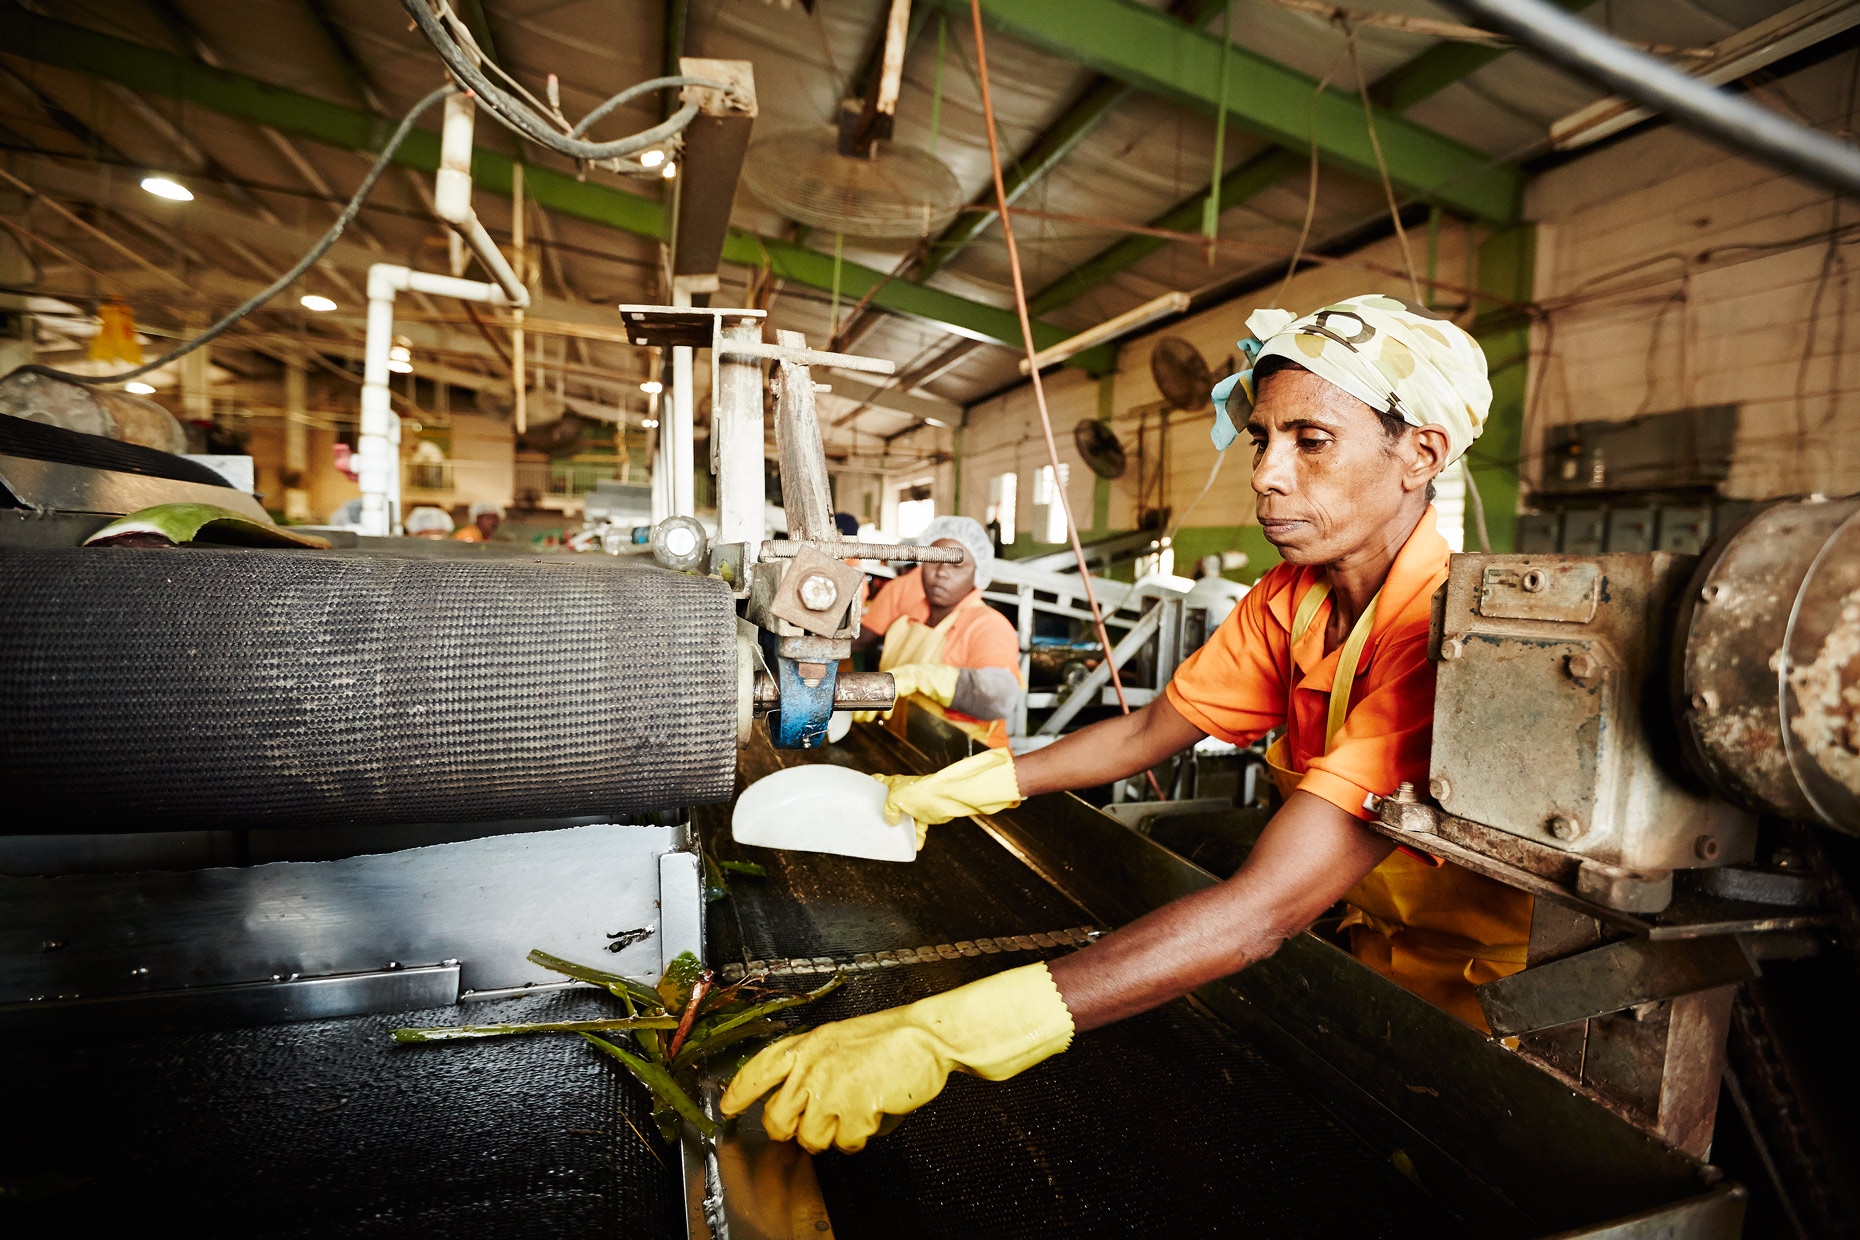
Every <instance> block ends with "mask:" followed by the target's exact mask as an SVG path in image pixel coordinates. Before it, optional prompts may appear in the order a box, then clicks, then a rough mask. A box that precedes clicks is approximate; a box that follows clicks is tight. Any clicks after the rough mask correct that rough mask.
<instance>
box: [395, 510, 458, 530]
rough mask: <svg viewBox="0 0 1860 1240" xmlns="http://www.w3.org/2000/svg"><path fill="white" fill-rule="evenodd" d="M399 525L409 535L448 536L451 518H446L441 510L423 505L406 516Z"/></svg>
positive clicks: (450, 528)
mask: <svg viewBox="0 0 1860 1240" xmlns="http://www.w3.org/2000/svg"><path fill="white" fill-rule="evenodd" d="M401 524H402V525H404V526H406V528H407V532H408V533H409V534H432V533H439V534H450V533H451V532H452V518H451V517H448V516H447V515H446V514H445V511H444V510H443V509H439V508H434V507H433V506H432V505H431V504H423V505H421V506H420V507H418V508H415V509H414V510H413V511H412V512H410V513H408V514H407V519H406V520H405V521H403V522H402V523H401Z"/></svg>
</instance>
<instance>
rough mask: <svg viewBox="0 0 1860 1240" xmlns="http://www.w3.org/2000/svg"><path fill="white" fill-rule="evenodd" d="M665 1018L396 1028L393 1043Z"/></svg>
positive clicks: (653, 1025) (653, 1024) (657, 1023)
mask: <svg viewBox="0 0 1860 1240" xmlns="http://www.w3.org/2000/svg"><path fill="white" fill-rule="evenodd" d="M677 1023H678V1022H677V1021H675V1020H673V1019H672V1018H671V1017H669V1016H629V1017H624V1018H619V1019H615V1020H557V1021H544V1022H542V1023H540V1024H534V1025H443V1026H440V1027H438V1028H433V1029H396V1030H395V1031H394V1040H395V1041H396V1042H412V1043H421V1042H461V1041H464V1040H465V1039H467V1038H501V1037H505V1036H508V1035H510V1034H516V1033H582V1032H586V1031H595V1030H603V1029H670V1028H672V1027H673V1026H675V1025H676V1024H677Z"/></svg>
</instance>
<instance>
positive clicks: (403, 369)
mask: <svg viewBox="0 0 1860 1240" xmlns="http://www.w3.org/2000/svg"><path fill="white" fill-rule="evenodd" d="M388 369H389V370H391V371H393V372H394V373H395V374H397V375H410V374H412V373H413V363H412V362H405V361H400V360H398V359H396V360H394V361H391V362H389V363H388Z"/></svg>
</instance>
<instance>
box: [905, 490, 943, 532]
mask: <svg viewBox="0 0 1860 1240" xmlns="http://www.w3.org/2000/svg"><path fill="white" fill-rule="evenodd" d="M935 519H936V501H935V500H933V499H931V498H930V484H929V483H927V482H920V483H918V484H917V485H915V486H908V487H905V488H903V489H902V490H900V491H899V492H898V537H899V538H915V537H917V536H918V535H919V534H921V533H923V532H924V529H925V527H927V526H928V525H929V524H930V522H932V521H934V520H935Z"/></svg>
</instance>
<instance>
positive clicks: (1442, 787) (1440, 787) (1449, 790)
mask: <svg viewBox="0 0 1860 1240" xmlns="http://www.w3.org/2000/svg"><path fill="white" fill-rule="evenodd" d="M1427 795H1428V796H1431V797H1433V798H1434V799H1435V800H1436V801H1439V802H1440V803H1441V804H1443V805H1444V804H1446V803H1447V802H1448V801H1451V800H1452V799H1453V785H1452V784H1451V783H1450V782H1448V780H1447V777H1446V776H1445V775H1436V776H1434V777H1433V778H1432V779H1430V780H1428V781H1427Z"/></svg>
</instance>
